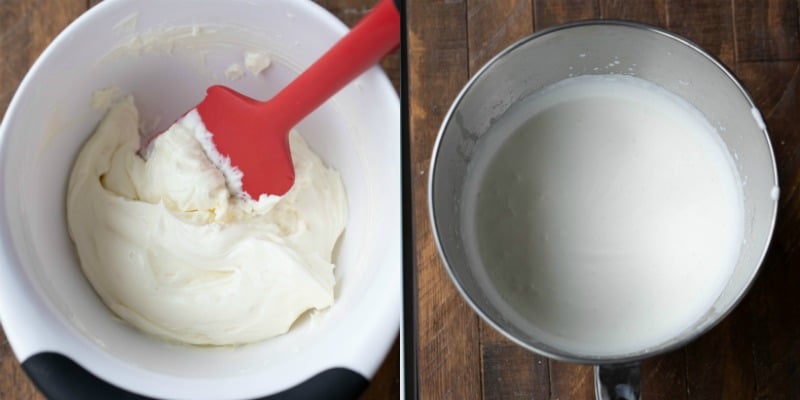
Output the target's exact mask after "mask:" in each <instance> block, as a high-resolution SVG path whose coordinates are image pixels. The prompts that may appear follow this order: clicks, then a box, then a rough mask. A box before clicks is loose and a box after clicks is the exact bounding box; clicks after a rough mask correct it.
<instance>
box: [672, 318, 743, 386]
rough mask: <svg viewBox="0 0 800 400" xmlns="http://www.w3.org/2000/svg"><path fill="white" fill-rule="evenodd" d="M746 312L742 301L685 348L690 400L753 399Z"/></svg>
mask: <svg viewBox="0 0 800 400" xmlns="http://www.w3.org/2000/svg"><path fill="white" fill-rule="evenodd" d="M750 311H751V310H750V307H747V306H746V305H745V304H742V306H741V307H738V308H737V309H736V310H735V311H734V312H733V313H731V315H729V316H728V317H727V318H725V319H724V320H723V321H722V322H721V323H720V324H719V325H718V326H717V327H715V328H714V329H712V330H711V331H710V332H708V333H706V334H705V335H703V336H701V337H700V338H699V339H698V340H697V341H695V342H694V343H692V344H690V345H689V346H687V347H686V348H685V353H686V376H687V387H688V391H689V393H690V398H691V399H709V400H710V399H731V400H736V399H742V400H744V399H753V398H755V371H754V369H753V353H752V338H753V336H752V332H751V329H750V328H751V325H750V321H751V320H750V315H749V314H750Z"/></svg>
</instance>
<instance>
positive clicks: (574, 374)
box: [550, 360, 594, 400]
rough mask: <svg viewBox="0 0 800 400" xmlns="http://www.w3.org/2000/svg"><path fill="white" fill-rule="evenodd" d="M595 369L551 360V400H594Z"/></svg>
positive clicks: (589, 366)
mask: <svg viewBox="0 0 800 400" xmlns="http://www.w3.org/2000/svg"><path fill="white" fill-rule="evenodd" d="M593 398H594V369H593V367H592V366H591V365H578V364H571V363H565V362H561V361H555V360H550V399H552V400H560V399H586V400H589V399H593Z"/></svg>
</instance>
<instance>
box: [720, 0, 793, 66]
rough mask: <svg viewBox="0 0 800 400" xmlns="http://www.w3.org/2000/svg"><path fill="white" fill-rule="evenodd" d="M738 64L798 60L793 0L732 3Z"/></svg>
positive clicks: (735, 0) (741, 0) (734, 0)
mask: <svg viewBox="0 0 800 400" xmlns="http://www.w3.org/2000/svg"><path fill="white" fill-rule="evenodd" d="M733 12H734V15H733V17H734V25H735V29H736V51H737V54H738V60H739V61H769V60H776V61H777V60H798V59H800V26H799V25H800V21H798V4H797V0H763V1H753V0H733Z"/></svg>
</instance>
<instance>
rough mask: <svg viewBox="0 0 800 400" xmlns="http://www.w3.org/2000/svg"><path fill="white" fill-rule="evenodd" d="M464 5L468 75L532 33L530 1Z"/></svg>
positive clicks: (486, 0) (481, 1)
mask: <svg viewBox="0 0 800 400" xmlns="http://www.w3.org/2000/svg"><path fill="white" fill-rule="evenodd" d="M467 5H468V6H467V32H468V35H467V36H468V37H469V41H468V43H467V46H468V49H467V50H468V55H469V71H470V75H472V74H474V73H475V72H477V71H478V69H479V68H480V67H481V66H483V64H485V63H486V62H487V61H489V59H491V58H492V57H494V56H495V54H497V53H499V52H500V51H501V50H503V49H505V48H506V47H508V45H510V44H512V43H514V42H516V41H517V40H519V39H522V38H524V37H525V36H528V35H530V34H531V32H533V4H531V1H530V0H470V1H468V2H467Z"/></svg>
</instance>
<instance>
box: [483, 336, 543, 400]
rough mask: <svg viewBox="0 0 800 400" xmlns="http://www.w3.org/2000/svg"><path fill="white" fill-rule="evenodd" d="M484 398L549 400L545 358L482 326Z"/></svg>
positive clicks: (496, 399)
mask: <svg viewBox="0 0 800 400" xmlns="http://www.w3.org/2000/svg"><path fill="white" fill-rule="evenodd" d="M481 340H482V343H481V357H482V358H481V364H482V366H483V368H482V369H483V398H484V399H487V400H514V399H519V400H522V399H536V400H538V399H548V398H549V396H550V382H549V371H548V364H549V363H548V360H547V358H545V357H541V356H538V355H536V354H534V353H532V352H530V351H528V350H526V349H524V348H522V347H521V346H518V345H516V344H515V343H513V342H511V341H510V340H508V339H506V338H505V337H503V336H501V335H500V334H499V333H497V332H495V331H494V329H492V328H491V327H489V326H488V325H485V324H484V325H483V326H482V327H481Z"/></svg>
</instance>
